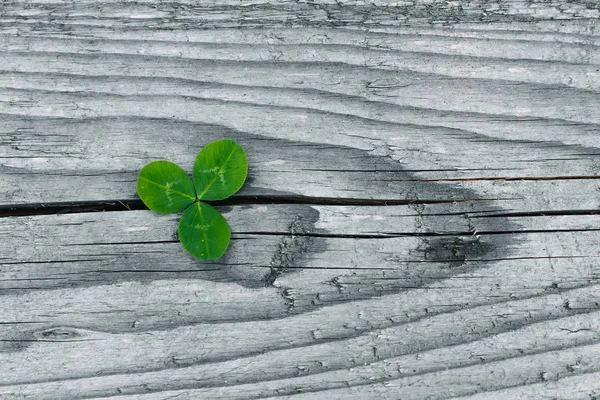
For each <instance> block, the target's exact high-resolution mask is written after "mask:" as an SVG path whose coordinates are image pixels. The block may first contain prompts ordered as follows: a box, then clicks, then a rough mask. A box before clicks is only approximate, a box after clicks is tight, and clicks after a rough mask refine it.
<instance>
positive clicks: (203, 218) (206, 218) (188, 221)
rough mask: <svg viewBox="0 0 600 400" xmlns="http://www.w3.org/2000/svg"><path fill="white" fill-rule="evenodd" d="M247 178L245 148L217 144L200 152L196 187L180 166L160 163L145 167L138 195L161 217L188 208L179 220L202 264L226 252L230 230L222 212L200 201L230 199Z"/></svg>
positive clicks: (185, 241) (188, 244) (184, 241)
mask: <svg viewBox="0 0 600 400" xmlns="http://www.w3.org/2000/svg"><path fill="white" fill-rule="evenodd" d="M247 174H248V162H247V161H246V153H244V149H242V147H241V146H240V145H238V144H237V143H235V142H234V141H233V140H229V139H224V140H217V141H216V142H212V143H209V144H207V145H206V146H205V147H204V148H203V149H202V150H201V151H200V153H198V156H197V157H196V162H194V170H193V173H192V176H193V178H194V182H193V183H192V180H191V179H190V177H189V176H188V174H187V173H186V172H185V171H184V170H183V169H182V168H181V167H179V166H178V165H177V164H174V163H172V162H170V161H165V160H159V161H153V162H151V163H150V164H147V165H146V166H144V168H142V170H141V171H140V176H139V178H138V181H137V192H138V195H139V196H140V198H141V199H142V201H143V202H144V204H145V205H146V206H147V207H148V208H149V209H151V210H153V211H156V212H157V213H159V214H171V213H176V212H179V211H181V210H184V209H185V211H184V213H183V215H182V216H181V220H180V221H179V230H178V232H179V240H180V241H181V244H182V245H183V247H184V248H185V249H186V250H187V251H188V252H189V253H190V254H191V255H193V256H194V257H196V258H199V259H200V260H215V259H217V258H219V257H221V256H222V255H223V253H225V250H227V246H228V245H229V240H230V239H231V230H230V229H229V225H228V224H227V221H225V218H223V216H222V215H221V213H219V211H217V210H216V209H215V208H214V207H212V206H210V205H208V204H207V203H205V202H204V201H201V200H223V199H226V198H228V197H229V196H231V195H233V194H234V193H235V192H237V191H238V190H240V188H241V187H242V185H243V184H244V181H245V180H246V176H247Z"/></svg>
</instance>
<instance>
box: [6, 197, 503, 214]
mask: <svg viewBox="0 0 600 400" xmlns="http://www.w3.org/2000/svg"><path fill="white" fill-rule="evenodd" d="M493 200H509V199H495V198H479V199H443V200H437V199H401V200H398V199H353V198H338V197H311V196H234V197H231V198H229V199H226V200H220V201H212V202H209V203H210V204H212V205H214V206H236V205H253V204H308V205H331V206H398V205H408V204H444V203H464V202H474V201H493ZM146 209H147V207H146V206H145V205H144V203H142V201H141V200H103V201H73V202H52V203H36V204H13V205H4V206H0V218H2V217H17V216H31V215H50V214H74V213H88V212H105V211H131V210H146Z"/></svg>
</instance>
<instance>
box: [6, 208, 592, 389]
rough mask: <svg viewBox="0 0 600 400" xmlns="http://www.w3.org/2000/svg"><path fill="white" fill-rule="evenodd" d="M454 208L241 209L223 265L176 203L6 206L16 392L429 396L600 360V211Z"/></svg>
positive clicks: (229, 211)
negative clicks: (14, 211)
mask: <svg viewBox="0 0 600 400" xmlns="http://www.w3.org/2000/svg"><path fill="white" fill-rule="evenodd" d="M452 208H453V207H452V205H443V204H436V205H425V206H419V207H415V206H402V207H400V206H398V207H331V206H305V205H269V206H245V207H230V208H224V209H223V211H224V212H225V215H226V217H227V218H228V220H229V221H230V222H231V224H232V230H233V232H234V238H235V239H234V241H233V244H232V248H231V249H230V252H229V254H230V255H231V256H232V257H233V258H228V257H226V258H225V259H223V260H221V261H219V262H217V263H215V264H210V265H209V264H200V263H195V262H191V260H190V259H189V257H188V256H186V255H185V253H184V252H183V251H182V250H181V249H180V247H179V244H178V243H176V242H175V240H174V238H173V236H172V235H173V232H174V230H175V228H176V219H177V217H176V216H157V215H155V214H153V213H151V212H148V211H129V212H107V213H87V214H67V215H58V216H54V215H44V216H35V217H9V218H3V219H0V223H1V224H2V225H3V226H2V229H1V230H0V231H1V232H10V235H9V234H6V235H4V238H3V241H2V252H1V254H3V257H5V258H9V260H2V263H1V268H2V273H3V275H2V276H3V281H2V284H3V286H4V288H5V289H10V285H11V284H14V285H16V284H18V285H21V289H17V288H16V287H13V288H12V290H5V291H4V293H5V294H4V296H2V298H3V305H4V306H3V308H2V316H1V318H0V320H1V321H2V326H3V329H2V331H1V337H0V342H1V343H2V349H3V353H2V355H1V356H0V359H1V361H2V365H3V366H4V368H5V371H6V372H5V373H3V374H2V379H3V381H2V384H3V385H8V386H4V387H2V388H1V389H0V390H3V391H4V392H1V391H0V393H3V394H5V395H7V396H8V395H9V394H15V395H16V396H17V398H19V397H18V396H19V395H22V396H23V397H25V395H29V396H34V397H36V398H42V399H43V398H53V397H56V396H59V395H60V396H67V397H72V398H77V397H81V396H110V395H117V394H119V395H122V394H128V393H129V394H136V396H138V395H140V394H142V393H147V392H157V393H155V394H153V395H148V396H149V397H148V398H167V397H168V396H170V395H179V396H183V398H198V397H206V398H249V397H265V396H275V395H282V394H286V395H291V394H294V393H298V392H300V391H308V392H315V393H314V395H306V396H308V397H309V398H311V396H314V398H318V397H319V396H323V395H325V396H327V397H328V398H329V397H331V398H353V396H354V397H356V398H358V397H360V396H363V397H364V398H373V396H375V395H378V396H381V395H382V393H383V392H384V391H385V390H386V389H385V388H392V387H393V389H390V390H393V391H394V393H396V391H397V390H400V392H401V393H402V391H403V390H409V392H407V395H408V393H412V395H411V396H413V398H423V397H426V396H432V395H436V396H442V395H444V396H446V395H459V394H460V395H468V394H472V393H476V392H477V391H480V390H502V389H504V388H508V387H511V386H512V385H513V383H512V382H517V381H523V380H527V381H528V382H529V383H535V382H542V380H541V379H542V378H540V377H541V376H545V378H544V380H547V381H555V380H556V379H559V378H565V377H567V376H576V377H579V374H585V373H589V372H595V371H596V370H595V369H594V366H597V363H596V361H594V360H595V359H589V357H593V356H594V355H595V354H596V353H597V350H596V347H597V345H596V344H595V343H596V342H597V330H598V329H597V326H596V325H597V323H598V318H597V315H596V314H597V311H595V310H597V309H598V302H599V301H598V299H597V293H596V292H597V290H596V286H595V284H594V282H595V280H596V278H597V276H598V268H597V267H598V264H597V260H598V256H600V254H598V253H597V246H596V245H597V243H598V239H599V235H600V234H599V233H598V231H597V230H596V229H597V226H598V221H597V219H598V218H599V216H597V215H591V216H590V215H588V216H575V215H573V216H561V217H559V218H557V217H556V216H537V217H526V216H514V217H508V216H504V217H502V216H500V217H499V216H497V215H491V216H489V215H486V214H483V213H481V212H479V213H473V215H467V214H460V213H459V214H456V213H453V212H452V211H453V210H452ZM428 220H434V221H436V223H435V224H434V225H433V227H435V228H436V229H439V230H438V231H433V230H432V227H431V226H430V225H429V223H430V222H428ZM398 228H402V229H403V230H401V229H398ZM377 229H378V230H377ZM374 230H376V231H375V232H374ZM472 230H475V231H481V232H473V231H472ZM415 235H417V236H415ZM418 235H423V236H421V237H419V236H418ZM439 235H446V236H439ZM107 238H110V241H111V242H110V243H112V244H106V243H107V242H106V239H107ZM244 241H245V242H248V244H245V245H244V246H243V247H240V243H242V242H244ZM23 242H26V243H27V244H28V246H23V245H21V246H19V245H17V244H18V243H23ZM251 242H257V243H258V244H252V243H251ZM107 246H110V247H111V248H113V249H115V248H117V249H116V250H110V251H109V250H105V249H104V247H107ZM427 246H429V248H428V249H427V248H426V247H427ZM11 251H12V252H11ZM147 252H152V253H150V254H151V256H148V254H147ZM300 253H301V254H300ZM240 254H244V256H245V259H244V260H245V263H241V264H240V263H238V262H237V261H236V259H235V257H237V256H238V255H240ZM6 256H8V257H6ZM282 256H284V257H283V258H282ZM85 257H87V258H88V259H89V261H90V262H91V263H92V265H91V266H87V263H83V262H81V260H83V259H84V258H85ZM92 257H93V258H92ZM78 258H79V261H77V262H73V263H69V264H68V265H66V266H64V267H63V266H61V260H65V259H71V260H73V259H75V260H76V259H78ZM103 259H104V260H109V262H105V261H103ZM261 260H262V261H261ZM14 261H18V263H16V264H15V263H14ZM261 262H262V263H263V268H262V269H261V275H259V274H254V273H253V272H252V266H253V265H256V266H258V265H260V264H261ZM273 262H280V263H281V264H280V265H277V264H273ZM269 263H270V264H269ZM286 263H287V264H286ZM207 267H208V268H207ZM88 268H89V269H91V270H94V271H95V274H93V275H92V276H90V277H89V278H90V279H91V280H90V281H88V282H82V279H83V280H85V279H87V278H85V274H81V271H85V270H87V269H88ZM257 268H258V267H257ZM273 269H274V271H273ZM119 270H122V271H130V272H131V274H130V275H120V276H118V277H117V278H116V279H113V278H107V277H106V276H110V275H111V271H113V272H114V271H119ZM61 271H63V272H64V274H63V276H62V277H61V278H60V279H59V280H58V282H57V281H56V278H57V276H60V275H61ZM103 271H104V272H105V273H106V274H103V273H102V272H103ZM273 272H274V275H272V276H271V278H274V279H272V280H268V281H267V282H265V280H263V278H264V276H265V275H269V274H272V273H273ZM155 273H158V275H156V274H155ZM161 274H162V275H161ZM185 274H187V275H185ZM82 276H83V278H82ZM112 276H114V274H112ZM182 277H185V278H186V279H180V278H182ZM159 278H160V279H159ZM178 278H179V279H178ZM11 280H13V281H12V283H11ZM253 280H254V281H253ZM124 281H125V282H124ZM99 284H103V285H101V286H97V285H99ZM60 287H62V288H61V289H54V290H39V289H41V288H47V289H49V288H60ZM25 289H26V290H25ZM248 304H251V305H252V307H248ZM248 337H252V341H251V342H248V341H247V338H248ZM190 343H195V344H197V345H196V346H192V347H193V348H190ZM225 343H227V345H224V344H225ZM582 346H583V347H582ZM586 346H588V347H586ZM589 346H591V347H589ZM52 354H61V357H60V358H55V357H53V356H52ZM81 354H103V356H102V357H100V358H96V359H94V360H93V361H91V360H90V359H88V358H81ZM23 359H28V360H36V361H35V362H33V363H25V364H23V363H22V362H21V360H23ZM441 360H446V361H443V362H442V361H441ZM482 361H485V364H483V367H482V365H481V363H482ZM365 363H367V364H366V365H365V366H362V365H363V364H365ZM565 365H573V367H572V368H571V369H570V370H569V369H567V370H565ZM442 366H443V367H442ZM439 368H443V369H444V370H446V369H448V368H450V369H449V370H448V371H446V372H442V371H440V370H439ZM474 368H475V370H476V371H478V372H477V373H474V372H473V371H474ZM482 368H483V369H482ZM498 369H504V370H506V371H510V373H511V374H512V375H511V378H510V379H509V378H508V377H507V378H506V379H499V380H495V381H493V382H494V383H493V384H492V383H490V382H492V380H491V378H490V376H492V375H493V374H494V372H493V371H497V370H498ZM134 371H135V373H133V372H134ZM540 371H541V372H540ZM544 373H545V374H546V375H543V374H544ZM315 374H316V375H315ZM490 374H492V375H490ZM98 375H99V376H98ZM224 376H226V377H227V380H228V381H231V382H232V386H230V385H229V384H228V383H225V385H224V384H223V377H224ZM467 376H468V377H469V378H468V379H466V377H467ZM584 376H585V375H584ZM373 377H375V378H373ZM373 379H375V381H377V382H379V380H381V381H382V382H386V383H382V384H378V383H375V382H373ZM16 384H18V385H16ZM15 385H16V386H15ZM415 385H416V386H415ZM494 385H495V386H494ZM348 386H350V389H348V388H347V387H348ZM439 387H442V388H450V387H452V388H455V390H456V391H451V392H447V391H445V390H446V389H443V390H441V391H440V390H438V388H439ZM200 388H202V389H200ZM404 388H406V389H404ZM410 388H415V391H412V392H410ZM416 388H419V389H418V390H416ZM448 390H449V389H448ZM165 391H166V392H165ZM173 391H175V392H173ZM323 391H325V392H323ZM336 396H337V397H336Z"/></svg>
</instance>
